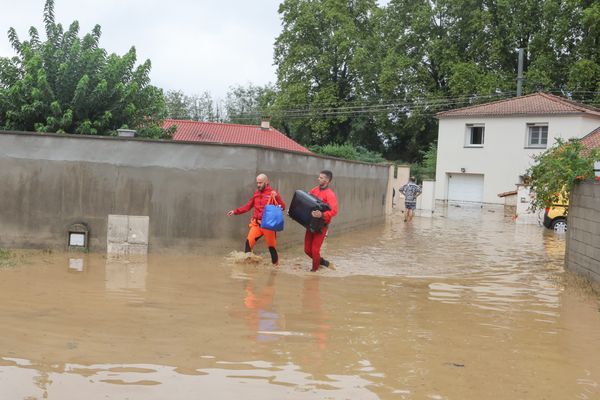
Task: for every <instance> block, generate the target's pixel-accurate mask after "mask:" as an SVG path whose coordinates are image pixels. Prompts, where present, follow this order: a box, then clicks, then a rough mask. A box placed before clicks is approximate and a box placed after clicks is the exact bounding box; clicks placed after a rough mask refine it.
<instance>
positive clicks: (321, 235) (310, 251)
mask: <svg viewBox="0 0 600 400" xmlns="http://www.w3.org/2000/svg"><path fill="white" fill-rule="evenodd" d="M326 235H327V228H323V229H321V232H315V233H312V232H311V231H309V230H308V229H307V230H306V234H305V235H304V252H305V253H306V255H307V256H309V257H310V258H312V270H313V271H318V270H319V264H320V263H321V246H322V245H323V241H324V240H325V236H326Z"/></svg>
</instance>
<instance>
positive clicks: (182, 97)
mask: <svg viewBox="0 0 600 400" xmlns="http://www.w3.org/2000/svg"><path fill="white" fill-rule="evenodd" d="M165 103H166V107H167V117H168V118H173V119H187V120H193V121H210V122H219V121H222V120H223V116H222V113H221V110H220V107H219V104H217V103H216V102H215V101H214V100H213V98H212V96H211V95H210V93H209V92H203V93H202V94H200V95H186V94H185V93H183V92H182V91H181V90H170V91H168V92H167V93H166V94H165Z"/></svg>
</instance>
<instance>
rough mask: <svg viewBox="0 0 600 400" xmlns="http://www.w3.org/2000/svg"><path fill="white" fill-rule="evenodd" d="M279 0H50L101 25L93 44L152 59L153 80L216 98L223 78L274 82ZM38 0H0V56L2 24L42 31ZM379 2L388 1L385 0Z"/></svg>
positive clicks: (65, 19) (59, 12)
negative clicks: (100, 34)
mask: <svg viewBox="0 0 600 400" xmlns="http://www.w3.org/2000/svg"><path fill="white" fill-rule="evenodd" d="M280 2H281V1H280V0H220V1H214V0H211V1H209V0H170V1H168V0H55V10H54V11H55V16H56V21H57V22H60V23H62V24H63V26H64V27H65V28H67V27H68V26H69V25H70V24H71V22H73V21H74V20H77V21H79V25H80V36H82V35H83V34H85V33H88V32H89V31H90V30H91V29H92V28H93V26H94V25H95V24H99V25H100V26H101V27H102V37H101V40H100V46H101V47H103V48H104V49H106V50H107V51H108V52H109V53H117V54H119V55H122V54H124V53H125V52H126V51H127V50H129V48H130V47H131V46H135V47H136V50H137V55H138V62H142V61H144V60H146V59H150V60H151V61H152V72H151V79H152V83H153V84H154V85H156V86H159V87H161V88H163V89H165V90H170V89H173V90H183V91H184V92H185V93H187V94H199V93H201V92H203V91H209V92H210V93H211V94H212V95H213V96H214V97H216V98H223V97H224V96H225V94H226V92H227V89H228V88H229V87H230V86H233V85H237V84H242V85H246V84H248V83H253V84H255V85H264V84H267V83H268V82H275V80H276V79H275V67H274V66H273V44H274V42H275V38H276V37H277V36H278V35H279V33H280V32H281V22H280V19H279V14H278V13H277V9H278V7H279V3H280ZM44 3H45V1H44V0H0V10H1V12H0V56H2V57H6V56H12V55H14V51H13V49H12V48H11V47H10V44H9V42H8V38H7V35H6V32H7V31H8V28H9V27H11V26H12V27H14V28H15V29H16V30H17V33H18V35H19V39H21V40H24V39H27V38H28V37H29V34H28V30H29V27H30V26H35V27H36V28H37V29H38V31H39V32H40V34H43V32H44V25H43V18H42V12H43V9H44ZM380 3H387V1H386V0H382V1H380Z"/></svg>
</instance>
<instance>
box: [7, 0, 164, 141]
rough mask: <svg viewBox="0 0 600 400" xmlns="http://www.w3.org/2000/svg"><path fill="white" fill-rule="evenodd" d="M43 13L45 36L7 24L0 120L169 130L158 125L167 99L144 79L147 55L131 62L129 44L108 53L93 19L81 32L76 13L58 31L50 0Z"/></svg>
mask: <svg viewBox="0 0 600 400" xmlns="http://www.w3.org/2000/svg"><path fill="white" fill-rule="evenodd" d="M43 15H44V25H45V30H46V36H47V39H46V41H42V40H41V39H40V37H39V34H38V31H37V29H36V28H34V27H31V28H30V30H29V36H30V39H29V40H26V41H20V40H19V38H18V36H17V33H16V31H15V29H14V28H10V29H9V32H8V37H9V41H10V43H11V45H12V46H13V48H14V49H15V51H16V53H17V55H16V56H15V57H12V58H1V59H0V127H2V128H3V129H10V130H23V131H38V132H59V133H63V132H68V133H78V134H87V135H109V134H113V133H114V132H115V130H116V129H118V128H135V129H138V134H139V135H140V136H149V137H158V138H166V137H170V135H171V134H172V132H170V131H165V130H162V129H161V128H160V126H159V122H160V120H161V119H162V118H163V117H164V115H165V112H166V107H165V102H164V98H163V93H162V90H161V89H159V88H156V87H154V86H152V85H150V78H149V73H150V68H151V64H150V61H149V60H146V61H145V62H144V63H142V64H141V65H138V66H137V67H136V66H135V65H136V59H137V57H136V51H135V47H132V48H131V49H130V50H129V51H128V52H127V53H126V54H125V55H123V56H118V55H116V54H110V55H108V54H107V52H106V51H105V50H104V49H102V48H100V47H99V41H100V34H101V28H100V26H99V25H96V26H95V27H94V29H93V30H92V31H91V32H90V33H88V34H86V35H85V36H84V37H83V38H80V37H79V36H78V34H79V23H78V22H77V21H74V22H73V23H72V24H71V25H70V26H69V28H68V29H67V30H66V31H64V30H63V27H62V25H61V24H58V23H56V22H55V16H54V1H53V0H46V3H45V7H44V13H43Z"/></svg>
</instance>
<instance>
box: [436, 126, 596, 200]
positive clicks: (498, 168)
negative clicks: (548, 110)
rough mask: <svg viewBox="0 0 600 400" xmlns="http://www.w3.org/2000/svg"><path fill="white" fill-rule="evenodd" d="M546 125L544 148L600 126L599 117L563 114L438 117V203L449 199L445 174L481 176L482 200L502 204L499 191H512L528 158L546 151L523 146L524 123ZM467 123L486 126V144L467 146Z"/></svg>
mask: <svg viewBox="0 0 600 400" xmlns="http://www.w3.org/2000/svg"><path fill="white" fill-rule="evenodd" d="M529 123H546V124H548V147H551V146H552V145H554V143H555V140H556V138H559V137H560V138H564V139H568V138H571V137H579V138H581V137H583V136H585V135H587V134H588V133H590V132H591V131H592V130H593V129H595V128H597V127H598V126H600V118H592V117H589V116H579V115H577V116H567V115H556V116H552V115H538V116H535V115H532V116H527V117H516V116H511V117H497V118H493V117H479V118H473V117H470V118H441V119H440V122H439V133H438V150H437V166H436V175H435V176H436V180H437V182H436V195H435V198H436V199H437V200H447V199H448V179H449V178H448V176H449V174H460V173H461V168H464V170H465V172H466V173H467V174H483V186H484V187H483V201H484V202H485V203H497V204H503V202H504V201H503V200H502V199H501V198H499V197H498V193H502V192H507V191H510V190H514V187H515V184H517V183H520V182H519V176H520V175H523V174H524V173H525V171H526V170H527V168H528V167H529V166H530V164H531V162H532V160H531V156H532V155H534V154H539V153H541V152H543V151H545V150H546V149H535V148H529V147H527V135H528V129H527V124H529ZM467 124H483V125H485V133H484V144H483V146H480V147H474V146H466V145H465V143H466V137H467Z"/></svg>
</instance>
